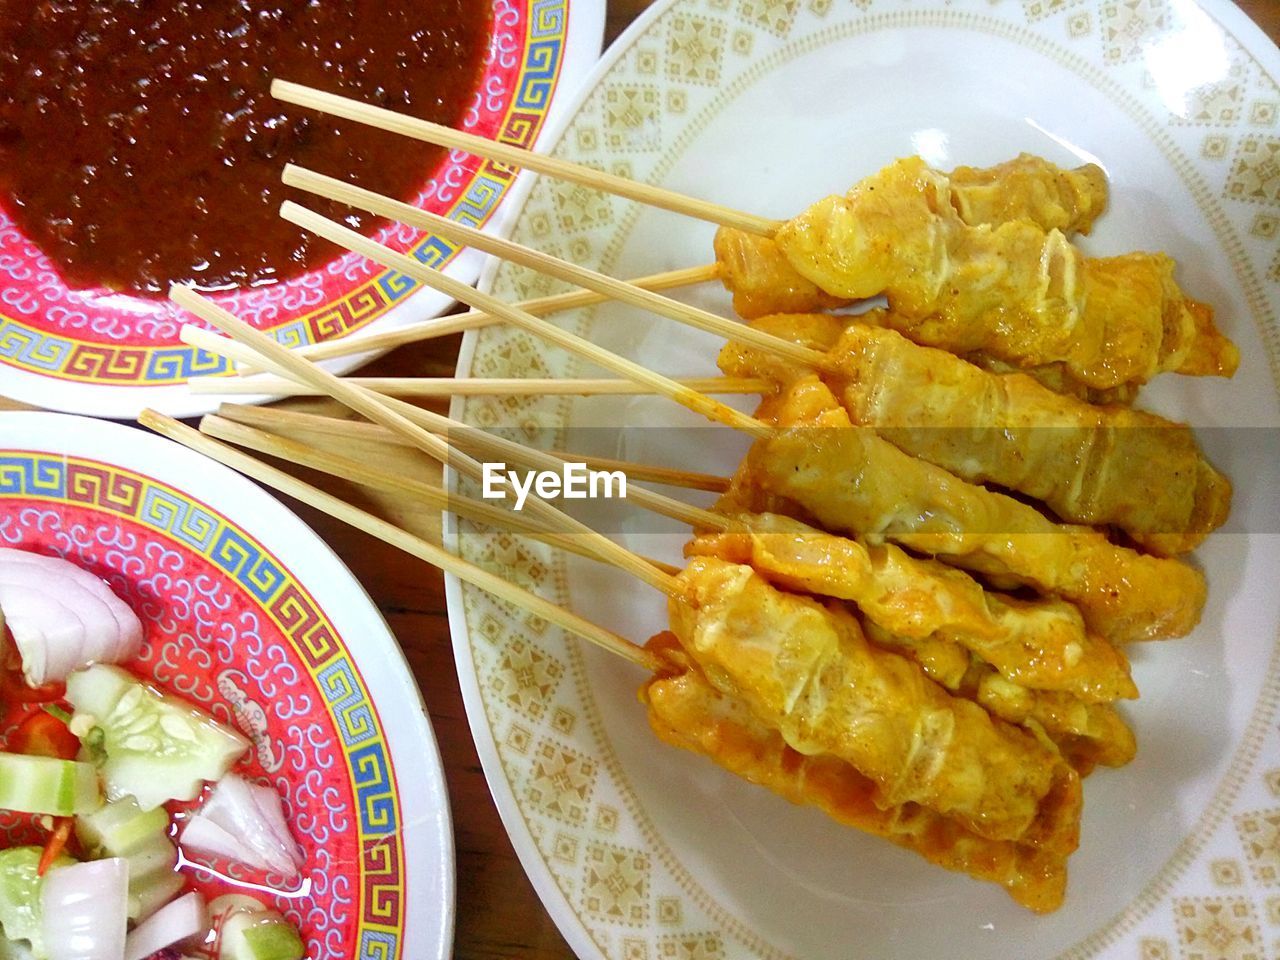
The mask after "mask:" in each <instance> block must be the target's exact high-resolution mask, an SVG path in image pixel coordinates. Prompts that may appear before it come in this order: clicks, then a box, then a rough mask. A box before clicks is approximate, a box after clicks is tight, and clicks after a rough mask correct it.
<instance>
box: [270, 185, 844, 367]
mask: <svg viewBox="0 0 1280 960" xmlns="http://www.w3.org/2000/svg"><path fill="white" fill-rule="evenodd" d="M281 179H282V180H283V182H284V183H285V185H286V186H290V187H296V188H298V189H301V190H306V191H308V192H310V193H313V194H315V195H316V196H320V197H324V198H325V199H328V200H334V201H336V202H338V203H345V204H348V205H349V206H353V207H356V208H357V209H360V210H365V211H368V212H369V213H373V214H376V215H377V216H380V217H388V218H390V219H392V220H398V221H400V222H401V223H404V224H407V225H409V226H411V227H418V228H420V229H426V230H433V231H435V232H436V233H439V234H441V235H442V236H445V237H448V238H449V239H451V240H454V241H455V242H459V243H466V244H469V245H470V246H472V247H474V248H475V249H477V250H482V251H484V252H485V253H489V254H493V255H494V256H497V257H501V258H502V259H504V260H509V261H510V262H512V263H515V264H519V265H520V266H523V267H528V268H530V269H533V270H537V271H538V272H540V273H544V274H546V275H548V276H552V277H555V278H557V279H559V280H566V281H568V282H570V283H575V284H577V285H578V286H580V287H583V288H585V289H587V290H594V291H596V292H597V293H600V294H604V295H606V296H609V297H612V298H613V299H615V300H618V301H621V302H623V303H628V304H631V305H632V306H636V307H640V308H641V309H644V310H649V311H651V312H653V313H656V314H658V315H659V316H663V317H667V318H669V319H671V320H675V321H676V322H678V323H683V324H685V325H687V326H691V327H694V328H696V329H699V330H704V331H708V332H711V333H715V334H717V335H719V336H734V337H736V338H737V339H740V340H742V341H744V342H748V343H751V344H752V345H753V346H757V347H760V348H761V349H765V350H770V351H772V352H774V353H776V354H778V355H779V356H784V357H787V358H788V359H791V360H794V361H796V362H798V363H804V364H810V365H812V364H815V363H817V364H821V363H822V362H823V360H824V358H823V357H822V355H821V354H819V353H817V352H816V351H813V350H810V349H809V348H808V347H805V346H802V345H800V344H797V343H796V342H795V341H793V340H784V339H782V338H780V337H775V336H773V335H772V334H770V333H768V332H766V331H763V330H755V329H752V328H751V327H747V326H745V325H744V324H741V323H737V322H735V321H733V320H729V319H727V318H725V317H722V316H719V315H718V314H714V313H710V312H708V311H706V310H702V309H700V308H698V307H693V306H690V305H689V304H687V303H681V302H680V301H678V300H672V299H671V298H670V297H665V296H663V295H662V294H660V293H655V292H654V291H652V290H643V289H641V288H640V287H637V286H634V285H632V284H629V283H627V282H626V281H625V280H617V279H615V278H613V277H610V276H607V275H606V274H603V273H599V272H598V271H595V270H589V269H587V268H586V267H580V266H578V265H577V264H575V263H570V262H569V261H567V260H561V259H559V258H558V257H553V256H551V255H550V254H546V253H542V252H541V251H539V250H534V249H532V248H531V247H525V246H522V245H521V244H518V243H513V242H512V241H510V240H504V239H502V238H501V237H494V236H490V235H489V234H487V233H484V232H483V231H481V230H477V229H475V228H474V227H469V226H467V225H466V224H462V223H457V222H456V221H453V220H450V219H449V218H448V217H442V216H439V215H438V214H434V213H431V212H430V211H427V210H421V209H419V208H417V207H415V206H412V205H411V204H407V203H402V202H401V201H399V200H393V199H392V198H391V197H384V196H382V195H381V194H379V193H374V192H373V191H372V190H365V189H364V188H362V187H357V186H355V185H354V184H350V183H346V182H344V181H342V180H337V179H335V178H333V177H326V176H324V175H323V174H319V173H314V172H313V171H311V170H307V169H306V168H304V167H298V166H295V165H293V164H289V165H288V166H286V167H285V170H284V175H283V177H282V178H281ZM305 209H306V208H303V207H296V206H295V207H289V206H288V205H286V207H282V208H281V211H280V215H281V216H282V217H284V218H285V219H286V220H291V221H292V222H294V223H297V222H298V216H299V211H301V210H305ZM307 212H308V213H310V211H307ZM314 216H315V215H314V214H312V216H311V217H306V218H305V219H307V220H308V223H301V224H299V225H300V226H303V227H306V228H307V229H313V227H312V226H311V224H316V225H318V223H319V222H318V221H316V220H313V219H312V217H314ZM357 236H358V234H357ZM384 249H385V248H384Z"/></svg>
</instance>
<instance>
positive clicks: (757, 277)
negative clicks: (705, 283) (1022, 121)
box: [715, 153, 1107, 320]
mask: <svg viewBox="0 0 1280 960" xmlns="http://www.w3.org/2000/svg"><path fill="white" fill-rule="evenodd" d="M934 173H935V174H936V175H937V176H938V177H940V178H945V179H946V180H948V182H949V183H950V184H951V190H950V194H949V195H950V199H951V202H952V203H953V205H954V207H955V211H956V214H957V215H958V216H959V217H960V218H961V219H962V220H963V221H964V222H965V223H968V224H972V225H975V226H977V225H979V224H999V223H1005V222H1007V221H1010V220H1030V221H1031V222H1033V223H1037V224H1040V225H1041V226H1042V227H1044V229H1046V230H1050V229H1055V228H1056V229H1059V230H1062V231H1064V232H1066V233H1071V232H1073V231H1077V230H1078V231H1080V232H1081V233H1088V232H1089V230H1090V228H1091V227H1092V226H1093V221H1094V220H1095V219H1097V217H1099V216H1100V215H1101V214H1102V212H1103V211H1104V210H1105V209H1106V206H1107V180H1106V175H1105V174H1104V173H1103V172H1102V169H1101V168H1100V167H1098V166H1096V165H1094V164H1087V165H1085V166H1082V167H1077V168H1076V169H1074V170H1063V169H1062V168H1060V167H1058V166H1056V165H1055V164H1052V163H1049V162H1048V161H1047V160H1044V159H1042V158H1040V157H1036V156H1032V155H1031V154H1027V153H1024V154H1022V155H1020V156H1018V157H1017V158H1015V159H1013V160H1010V161H1007V162H1005V163H1001V164H997V165H996V166H994V167H985V168H984V167H957V168H956V169H955V170H954V171H953V172H952V173H951V174H949V175H948V174H944V173H941V172H940V171H934ZM715 252H716V262H717V263H718V264H719V265H720V271H721V278H722V280H723V281H724V284H725V287H726V288H727V289H728V290H729V291H730V292H731V293H732V294H733V308H734V310H735V311H736V312H737V313H738V315H739V316H741V317H743V318H745V319H747V320H753V319H755V318H756V317H762V316H765V315H767V314H771V313H810V312H816V311H820V310H830V309H833V308H835V307H839V306H842V305H844V304H846V303H847V302H848V301H847V300H842V299H840V298H839V297H835V296H832V295H831V294H829V293H826V292H825V291H823V290H822V288H821V287H819V286H818V285H817V284H815V283H814V282H813V281H811V280H808V279H806V278H805V277H803V276H801V275H800V274H799V273H797V272H796V270H795V269H794V268H793V267H792V266H791V264H790V263H789V262H788V260H787V258H786V257H785V256H784V255H783V253H782V251H781V250H779V249H778V247H777V245H776V244H774V242H773V241H772V240H770V239H768V238H766V237H759V236H756V235H754V234H750V233H746V232H744V231H742V230H736V229H734V228H732V227H722V228H721V229H720V230H718V231H717V232H716V237H715Z"/></svg>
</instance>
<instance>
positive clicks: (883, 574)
mask: <svg viewBox="0 0 1280 960" xmlns="http://www.w3.org/2000/svg"><path fill="white" fill-rule="evenodd" d="M731 519H733V520H734V521H735V527H736V528H737V529H735V530H734V531H730V532H727V533H711V534H703V535H701V536H699V537H697V538H695V539H694V540H693V541H692V542H691V543H690V544H689V545H688V546H686V548H685V553H686V555H688V556H716V557H720V558H721V559H725V560H731V561H733V562H737V563H746V564H750V565H751V566H752V567H753V568H754V569H755V571H756V572H757V573H759V574H760V575H761V576H763V577H764V578H765V579H766V580H768V581H769V582H770V583H772V584H774V585H776V586H779V587H782V588H783V589H785V590H791V591H803V592H805V593H810V594H816V595H818V596H823V597H834V598H837V599H841V600H848V601H851V602H852V603H854V604H856V605H857V607H858V609H859V610H860V611H861V612H862V614H863V615H864V617H865V618H866V619H867V620H870V621H873V622H874V623H876V624H878V625H879V626H880V627H883V628H884V629H885V630H887V631H890V632H892V633H895V634H898V635H900V636H903V637H910V638H923V637H930V636H936V637H937V638H938V639H942V640H948V641H952V642H954V643H956V644H958V645H960V646H961V647H963V648H965V649H966V650H969V651H971V652H972V653H973V654H975V655H976V656H978V657H981V658H982V659H983V660H985V661H986V662H988V663H990V664H991V665H992V666H993V667H994V668H995V669H996V670H997V671H999V673H1000V675H1001V676H1003V677H1005V678H1006V679H1008V680H1010V681H1012V682H1014V683H1016V684H1019V685H1020V686H1023V687H1030V688H1033V689H1036V690H1060V691H1066V692H1069V693H1071V694H1073V695H1074V696H1076V697H1078V698H1080V699H1082V700H1086V701H1090V702H1106V701H1111V700H1116V699H1119V698H1126V699H1132V698H1134V697H1136V696H1137V695H1138V688H1137V687H1136V686H1135V685H1134V683H1133V680H1132V678H1131V677H1130V675H1129V663H1128V661H1127V659H1126V658H1125V656H1124V654H1122V653H1121V652H1120V651H1119V650H1117V649H1116V648H1115V647H1113V646H1112V645H1111V644H1110V643H1108V642H1107V641H1106V640H1104V639H1102V638H1101V637H1099V636H1098V635H1097V634H1093V633H1090V632H1089V631H1088V630H1087V629H1086V628H1085V625H1084V620H1083V618H1082V617H1081V616H1080V611H1079V610H1077V609H1076V608H1075V607H1074V606H1072V605H1071V604H1069V603H1066V602H1064V601H1062V600H1057V599H1053V598H1046V599H1036V600H1021V599H1016V598H1013V597H1005V596H1001V595H999V594H996V593H989V592H987V591H986V590H984V589H983V588H982V585H981V584H979V583H978V582H977V581H976V580H974V579H973V578H972V577H970V576H969V575H968V574H967V573H965V572H964V571H962V570H958V569H956V568H955V567H949V566H947V565H946V564H944V563H940V562H938V561H936V560H927V559H920V558H917V557H913V556H911V555H910V554H908V553H907V552H906V551H904V550H902V549H901V548H899V547H897V546H895V545H893V544H891V543H886V544H864V543H862V542H859V541H857V540H854V539H850V538H849V537H842V536H837V535H835V534H830V533H826V532H824V531H822V530H819V529H817V528H815V527H812V526H810V525H808V524H805V523H802V522H801V521H799V520H795V519H793V518H790V517H784V516H779V515H777V514H767V513H766V514H740V515H734V516H733V517H732V518H731Z"/></svg>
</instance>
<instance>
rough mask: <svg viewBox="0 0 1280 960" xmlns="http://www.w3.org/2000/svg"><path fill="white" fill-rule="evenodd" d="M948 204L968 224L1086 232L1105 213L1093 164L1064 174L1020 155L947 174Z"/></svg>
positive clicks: (1101, 175)
mask: <svg viewBox="0 0 1280 960" xmlns="http://www.w3.org/2000/svg"><path fill="white" fill-rule="evenodd" d="M947 180H948V182H949V183H950V186H951V190H950V199H951V205H952V206H953V207H955V210H956V213H957V214H958V215H959V217H960V219H961V220H963V221H964V222H965V223H967V224H970V225H971V226H980V225H982V224H991V225H996V224H1001V223H1008V222H1009V221H1011V220H1030V221H1031V222H1032V223H1034V224H1037V225H1039V226H1040V227H1042V228H1043V229H1045V230H1061V231H1062V232H1063V233H1066V234H1072V233H1083V234H1087V233H1089V231H1091V230H1092V229H1093V223H1094V221H1095V220H1097V219H1098V217H1100V216H1102V214H1103V213H1105V212H1106V209H1107V193H1108V191H1107V175H1106V173H1105V172H1104V171H1103V169H1102V168H1101V167H1100V166H1098V165H1097V164H1096V163H1086V164H1084V165H1082V166H1079V167H1076V168H1074V169H1071V170H1064V169H1063V168H1062V167H1059V166H1058V165H1057V164H1053V163H1050V162H1049V161H1048V160H1045V159H1044V158H1043V157H1037V156H1035V155H1034V154H1030V153H1021V154H1019V155H1018V156H1016V157H1014V158H1013V159H1012V160H1006V161H1005V162H1004V163H998V164H996V165H995V166H992V167H956V168H955V169H954V170H952V171H951V173H949V174H947Z"/></svg>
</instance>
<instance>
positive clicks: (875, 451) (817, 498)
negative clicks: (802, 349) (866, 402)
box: [735, 375, 1205, 643]
mask: <svg viewBox="0 0 1280 960" xmlns="http://www.w3.org/2000/svg"><path fill="white" fill-rule="evenodd" d="M766 409H767V412H768V413H769V415H770V416H771V417H772V418H773V420H774V422H776V423H777V424H778V425H779V427H781V428H782V429H780V430H779V431H778V432H777V433H776V434H775V435H774V436H772V437H770V438H767V439H764V440H760V441H757V442H756V444H754V445H753V447H752V448H751V450H750V452H749V453H748V455H747V458H746V459H745V460H744V462H743V464H742V466H741V467H740V468H739V473H740V476H739V478H738V479H737V480H736V481H735V486H736V487H737V488H739V490H741V489H742V488H745V487H758V488H759V489H760V490H761V491H762V494H763V496H764V497H766V498H768V499H769V502H771V504H772V505H773V506H774V507H779V506H781V505H782V504H784V503H785V504H795V505H796V506H797V507H798V508H799V512H801V513H803V514H805V515H806V516H805V519H810V518H811V519H812V520H814V521H816V522H817V524H818V525H819V526H821V527H823V528H824V529H826V530H829V531H835V532H839V533H844V534H847V535H849V536H852V537H858V538H862V539H865V540H867V541H868V542H877V541H879V540H883V539H888V540H892V541H893V542H895V543H897V544H899V545H900V546H904V547H906V548H908V549H909V550H913V551H916V552H919V553H923V554H928V555H932V556H936V557H937V558H938V559H940V560H943V561H945V562H947V563H950V564H953V565H955V566H959V567H963V568H965V569H967V570H971V571H975V572H978V573H981V574H983V575H984V576H986V577H988V578H992V577H995V578H999V579H1000V580H1001V581H1013V582H1016V583H1020V584H1024V585H1027V586H1030V587H1033V588H1034V589H1036V590H1037V591H1039V592H1040V593H1042V594H1047V595H1057V596H1060V597H1063V598H1065V599H1067V600H1070V601H1072V602H1073V603H1075V604H1076V605H1077V606H1078V607H1079V608H1080V611H1081V613H1082V614H1083V616H1084V619H1085V623H1086V624H1088V625H1089V626H1090V627H1091V628H1092V629H1093V630H1095V631H1097V632H1098V633H1099V634H1101V635H1102V636H1103V637H1105V638H1106V639H1108V640H1110V641H1111V642H1113V643H1124V642H1129V641H1134V640H1154V639H1163V638H1167V637H1176V636H1183V635H1185V634H1187V633H1189V632H1190V631H1191V629H1192V628H1193V627H1194V626H1195V625H1196V623H1197V622H1198V620H1199V618H1200V612H1201V610H1202V609H1203V606H1204V601H1205V582H1204V577H1203V575H1202V574H1200V572H1199V571H1198V570H1196V569H1195V568H1193V567H1191V566H1189V565H1187V564H1185V563H1182V562H1180V561H1178V560H1175V559H1168V558H1162V557H1154V556H1148V555H1146V554H1140V553H1138V552H1137V551H1135V550H1132V549H1129V548H1127V547H1122V546H1119V545H1116V544H1113V543H1111V542H1110V541H1109V540H1108V539H1107V538H1106V537H1105V536H1104V535H1103V534H1102V533H1100V532H1099V531H1097V530H1094V529H1092V528H1089V527H1083V526H1073V525H1068V524H1062V523H1057V522H1055V521H1053V520H1051V519H1049V518H1048V517H1046V516H1045V515H1044V514H1042V513H1041V512H1040V511H1038V510H1036V509H1035V508H1034V507H1032V506H1030V505H1028V504H1025V503H1022V502H1021V501H1018V500H1015V499H1013V498H1012V497H1009V496H1007V495H1005V494H1002V493H997V492H995V491H992V490H987V489H986V488H985V487H982V486H979V485H977V484H972V483H969V482H967V481H965V480H962V479H961V478H959V477H957V476H955V475H954V474H952V473H950V472H948V471H947V470H945V469H943V468H942V467H938V466H936V465H934V464H931V463H928V462H927V461H924V460H920V459H917V458H916V457H912V456H910V455H908V454H905V453H903V452H902V451H901V450H899V449H898V448H897V447H895V446H894V445H893V444H891V443H889V442H888V441H887V440H885V439H883V438H882V437H879V436H877V435H876V433H875V432H874V431H873V430H871V429H869V428H855V427H854V426H853V425H852V423H851V422H850V420H849V415H848V413H847V412H846V411H845V410H844V408H843V407H841V406H840V404H839V402H838V401H837V400H836V398H835V395H834V394H833V393H832V392H831V390H830V388H828V387H827V385H826V384H824V383H823V382H822V381H821V380H820V379H819V378H818V377H817V376H816V375H811V376H809V377H806V378H802V379H801V380H798V381H796V382H795V383H793V384H792V385H791V386H790V387H788V388H787V389H786V391H785V392H784V394H783V395H780V396H779V397H777V398H775V399H774V401H773V402H772V403H771V404H770V405H769V406H768V407H767V408H766ZM748 499H749V498H747V497H745V496H743V495H742V494H741V493H739V494H738V497H737V500H736V502H737V504H738V505H739V506H740V505H741V504H743V503H745V502H747V500H748ZM778 512H783V513H787V514H789V515H795V511H792V510H791V509H779V510H778Z"/></svg>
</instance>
